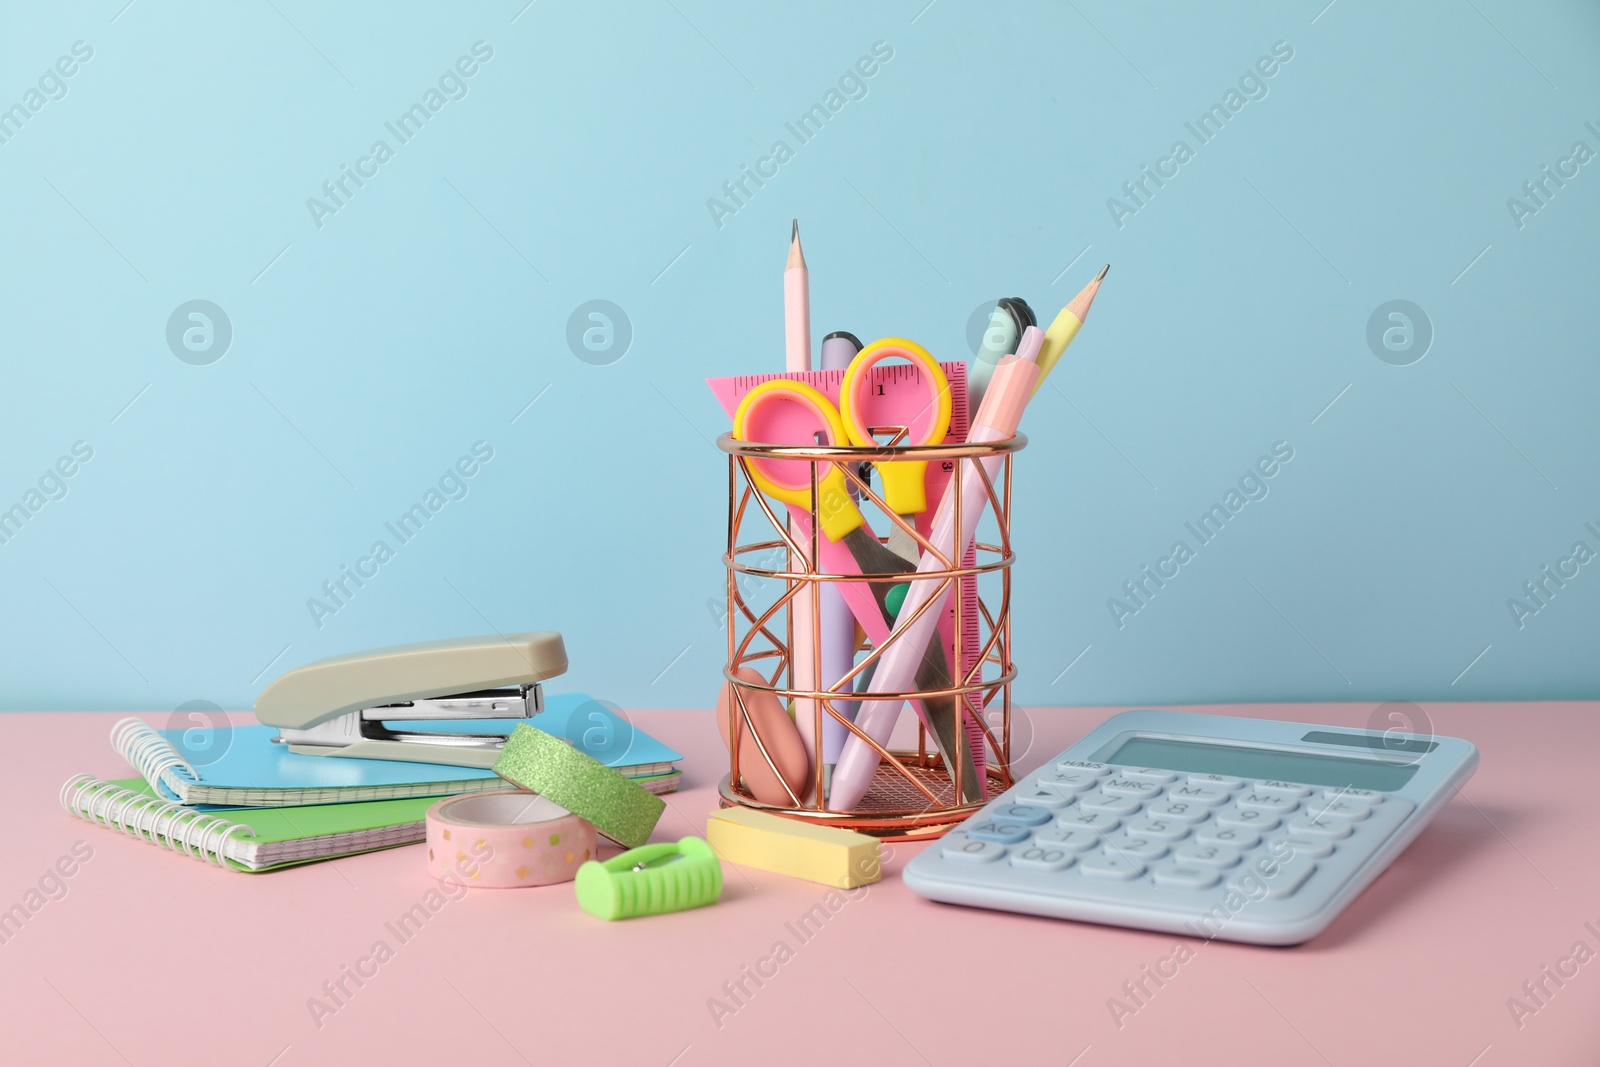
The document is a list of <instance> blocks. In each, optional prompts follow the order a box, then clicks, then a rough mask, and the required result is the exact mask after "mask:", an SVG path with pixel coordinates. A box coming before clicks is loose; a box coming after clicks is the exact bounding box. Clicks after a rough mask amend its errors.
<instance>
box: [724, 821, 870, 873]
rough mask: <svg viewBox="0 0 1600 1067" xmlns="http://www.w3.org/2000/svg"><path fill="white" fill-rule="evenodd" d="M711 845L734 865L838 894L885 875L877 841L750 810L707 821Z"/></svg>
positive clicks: (864, 835)
mask: <svg viewBox="0 0 1600 1067" xmlns="http://www.w3.org/2000/svg"><path fill="white" fill-rule="evenodd" d="M706 840H707V841H708V842H710V844H711V847H712V849H714V850H715V851H716V853H717V855H719V856H721V857H722V858H723V859H725V860H727V861H728V862H730V863H739V864H743V865H744V866H746V867H759V868H760V869H761V870H763V871H772V872H773V873H775V874H787V875H788V876H790V877H791V878H804V879H805V880H806V881H808V882H820V883H821V884H822V885H831V886H833V887H834V888H835V889H854V888H855V887H856V886H858V885H867V884H869V883H871V882H876V881H877V880H878V879H879V878H880V877H882V875H883V872H882V869H881V861H880V858H879V856H878V840H877V838H874V837H868V836H867V835H866V834H858V833H856V832H854V831H853V830H840V829H838V828H837V827H833V826H813V825H811V824H810V823H806V822H801V821H800V820H799V819H786V818H784V817H782V816H781V815H768V814H767V813H766V812H764V811H754V810H752V809H750V808H723V809H722V810H720V811H716V812H713V813H712V814H711V815H710V816H709V817H708V818H707V819H706Z"/></svg>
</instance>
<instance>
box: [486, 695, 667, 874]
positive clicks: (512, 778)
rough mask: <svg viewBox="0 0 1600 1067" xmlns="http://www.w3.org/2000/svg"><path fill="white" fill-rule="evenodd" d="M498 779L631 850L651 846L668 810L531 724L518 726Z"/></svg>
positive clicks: (499, 764) (508, 742) (509, 740)
mask: <svg viewBox="0 0 1600 1067" xmlns="http://www.w3.org/2000/svg"><path fill="white" fill-rule="evenodd" d="M494 773H496V774H498V775H499V776H500V777H502V778H504V779H505V780H506V781H508V782H510V783H511V784H512V785H514V786H517V787H518V788H521V789H527V790H530V791H531V792H534V793H538V794H539V795H540V796H545V797H549V798H550V799H551V800H553V801H555V802H556V803H557V804H560V805H561V806H562V807H563V808H566V809H567V810H568V811H570V812H572V813H573V814H574V815H578V816H581V817H582V818H585V819H588V820H589V821H590V822H592V823H594V825H595V828H596V829H598V830H599V831H600V832H601V833H603V834H605V835H606V836H607V837H609V838H611V839H612V840H614V841H618V842H620V843H622V844H623V845H626V846H627V847H628V848H638V847H639V846H640V845H642V844H644V843H645V842H646V841H647V840H649V838H650V831H652V830H654V829H655V828H656V821H657V820H659V819H660V818H661V813H662V812H663V811H665V810H666V808H667V804H666V801H664V800H662V799H661V798H660V797H658V796H656V795H655V794H653V793H651V792H649V791H648V790H646V789H643V788H641V787H640V786H637V785H634V784H633V783H632V782H630V781H628V779H626V778H624V777H623V776H622V775H620V774H618V773H617V772H616V771H614V770H612V769H611V768H610V767H607V766H606V765H605V764H603V763H601V762H599V761H598V760H595V759H592V758H590V757H589V756H586V755H584V754H583V753H582V752H579V751H578V750H577V749H575V748H573V747H572V746H571V745H569V744H567V743H566V742H565V741H562V740H561V739H560V738H557V737H552V736H550V735H549V734H547V733H545V732H544V731H543V730H535V729H534V728H533V727H531V726H529V725H527V724H526V723H521V724H518V726H517V728H516V729H515V730H512V731H511V736H510V737H508V738H506V747H505V749H504V750H502V752H501V753H500V758H499V759H498V760H496V761H495V765H494Z"/></svg>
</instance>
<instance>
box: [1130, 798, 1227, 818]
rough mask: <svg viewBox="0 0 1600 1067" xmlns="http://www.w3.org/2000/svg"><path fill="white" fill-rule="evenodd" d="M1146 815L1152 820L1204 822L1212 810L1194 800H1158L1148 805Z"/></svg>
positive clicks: (1145, 810)
mask: <svg viewBox="0 0 1600 1067" xmlns="http://www.w3.org/2000/svg"><path fill="white" fill-rule="evenodd" d="M1144 813H1145V814H1146V815H1148V816H1150V817H1151V818H1152V819H1176V820H1177V821H1178V822H1189V823H1194V822H1204V821H1205V820H1206V816H1208V815H1210V814H1211V808H1210V807H1209V806H1208V805H1205V804H1196V803H1195V802H1194V801H1192V800H1158V801H1156V802H1155V803H1154V804H1149V805H1146V807H1145V809H1144Z"/></svg>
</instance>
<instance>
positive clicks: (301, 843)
mask: <svg viewBox="0 0 1600 1067" xmlns="http://www.w3.org/2000/svg"><path fill="white" fill-rule="evenodd" d="M438 799H439V798H438V797H407V798H404V799H399V800H365V801H356V802H353V803H344V804H311V805H306V806H303V807H291V808H284V807H280V808H220V809H219V808H211V809H209V810H200V809H197V808H190V807H185V806H183V805H182V804H174V803H172V802H171V801H169V800H164V799H163V798H161V797H159V796H157V795H156V793H155V791H154V790H152V789H151V788H150V784H149V783H148V782H146V781H145V780H144V779H143V778H121V779H116V780H114V781H102V780H100V779H98V778H94V777H92V776H90V775H87V774H80V775H78V776H77V777H76V778H74V779H72V780H71V781H69V782H68V783H67V784H66V785H64V786H62V788H61V804H62V806H63V807H65V808H66V809H67V810H68V811H70V812H72V814H74V815H76V816H78V817H79V818H82V819H88V820H89V821H90V822H96V823H99V824H100V825H101V826H106V827H109V828H111V829H113V830H121V831H122V832H123V833H125V834H127V835H128V836H130V837H137V838H140V839H141V840H144V841H148V842H150V843H151V844H155V845H160V846H161V847H162V848H165V849H170V850H172V851H173V852H182V853H184V854H185V855H188V856H190V857H192V858H194V859H199V860H206V861H209V862H211V863H215V864H217V865H218V866H220V867H228V868H231V869H233V870H236V871H249V872H257V871H270V870H276V869H277V868H280V867H293V866H296V865H298V864H302V863H315V862H316V861H317V860H326V859H334V858H335V857H338V856H351V855H354V854H356V853H358V852H373V851H376V850H377V849H380V848H393V847H394V846H396V845H409V844H411V843H413V842H416V841H421V840H423V838H424V837H425V836H426V831H425V824H424V821H423V820H424V816H425V815H426V814H427V811H428V807H429V805H431V804H433V803H434V802H435V801H436V800H438Z"/></svg>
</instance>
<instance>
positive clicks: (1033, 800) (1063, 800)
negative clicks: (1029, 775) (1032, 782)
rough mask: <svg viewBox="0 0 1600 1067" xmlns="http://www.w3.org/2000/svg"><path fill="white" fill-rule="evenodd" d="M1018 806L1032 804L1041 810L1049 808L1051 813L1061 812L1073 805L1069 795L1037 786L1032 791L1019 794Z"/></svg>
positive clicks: (1022, 790) (1026, 790)
mask: <svg viewBox="0 0 1600 1067" xmlns="http://www.w3.org/2000/svg"><path fill="white" fill-rule="evenodd" d="M1017 803H1018V804H1032V805H1034V806H1035V807H1039V808H1048V809H1050V810H1051V811H1060V810H1061V809H1062V808H1065V807H1069V806H1070V805H1071V804H1072V797H1071V796H1070V795H1069V794H1067V793H1058V792H1056V791H1055V790H1054V789H1050V788H1049V787H1047V786H1042V785H1036V786H1034V787H1033V788H1032V789H1027V788H1024V789H1021V790H1019V791H1018V792H1017Z"/></svg>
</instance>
